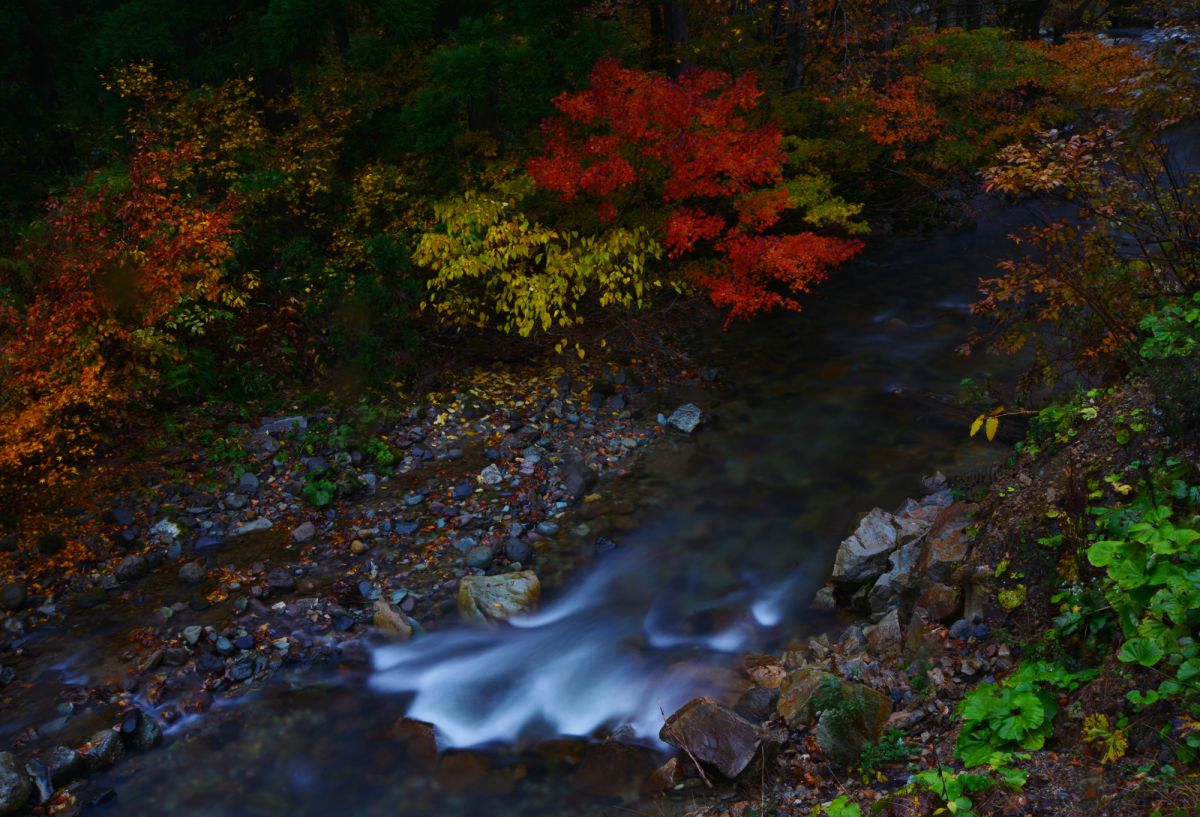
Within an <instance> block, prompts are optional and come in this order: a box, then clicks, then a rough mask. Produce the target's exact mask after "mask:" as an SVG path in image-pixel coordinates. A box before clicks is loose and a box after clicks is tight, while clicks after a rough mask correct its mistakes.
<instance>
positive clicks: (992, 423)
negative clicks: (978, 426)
mask: <svg viewBox="0 0 1200 817" xmlns="http://www.w3.org/2000/svg"><path fill="white" fill-rule="evenodd" d="M998 428H1000V418H999V417H989V418H987V424H986V427H985V428H984V433H985V434H987V438H988V439H989V440H994V439H996V429H998Z"/></svg>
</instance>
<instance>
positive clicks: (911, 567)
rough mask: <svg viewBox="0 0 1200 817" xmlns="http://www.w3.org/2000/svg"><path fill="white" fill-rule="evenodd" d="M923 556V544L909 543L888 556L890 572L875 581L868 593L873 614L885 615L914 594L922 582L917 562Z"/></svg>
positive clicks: (917, 542)
mask: <svg viewBox="0 0 1200 817" xmlns="http://www.w3.org/2000/svg"><path fill="white" fill-rule="evenodd" d="M920 556H921V543H920V542H919V541H912V542H909V543H908V544H907V545H904V546H903V547H898V548H896V549H895V550H894V551H892V552H891V554H889V555H888V570H887V572H886V573H884V574H883V575H882V576H880V577H879V578H878V579H876V580H875V584H874V585H873V586H872V587H871V589H870V591H869V592H868V593H867V605H868V606H869V607H870V608H871V613H872V614H878V613H885V612H887V611H888V610H890V609H893V608H896V607H899V606H901V604H902V602H903V600H904V598H905V597H908V596H910V595H911V594H913V593H914V592H915V590H916V588H917V585H918V582H919V581H920V574H919V573H918V572H917V561H918V559H919V558H920Z"/></svg>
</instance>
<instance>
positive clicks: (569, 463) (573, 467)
mask: <svg viewBox="0 0 1200 817" xmlns="http://www.w3.org/2000/svg"><path fill="white" fill-rule="evenodd" d="M560 468H561V474H560V476H561V477H562V481H563V485H564V486H566V489H567V492H568V493H570V494H571V497H572V498H574V499H577V500H578V499H583V497H584V496H585V495H586V494H587V492H588V491H589V490H590V489H591V488H592V486H594V485H595V484H596V482H597V481H598V480H599V475H598V474H597V473H596V472H595V471H594V470H592V469H591V468H590V467H589V466H588V464H587V463H586V462H584V460H583V459H582V458H581V457H577V456H573V457H569V458H568V459H567V460H566V461H565V462H564V463H563V464H562V465H561V466H560Z"/></svg>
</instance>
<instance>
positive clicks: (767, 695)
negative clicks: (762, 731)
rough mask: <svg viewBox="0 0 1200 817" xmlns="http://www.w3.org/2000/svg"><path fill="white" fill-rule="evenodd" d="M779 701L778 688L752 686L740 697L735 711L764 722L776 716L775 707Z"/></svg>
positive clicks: (756, 721)
mask: <svg viewBox="0 0 1200 817" xmlns="http://www.w3.org/2000/svg"><path fill="white" fill-rule="evenodd" d="M778 703H779V690H778V689H767V688H766V687H751V688H750V689H748V690H746V692H745V693H744V694H743V695H742V697H741V698H739V699H738V702H737V705H735V706H734V707H733V711H734V712H736V713H738V714H739V715H741V716H742V717H743V718H746V719H747V720H750V721H753V722H755V723H762V722H763V721H769V720H771V718H773V717H774V716H775V707H776V705H777V704H778Z"/></svg>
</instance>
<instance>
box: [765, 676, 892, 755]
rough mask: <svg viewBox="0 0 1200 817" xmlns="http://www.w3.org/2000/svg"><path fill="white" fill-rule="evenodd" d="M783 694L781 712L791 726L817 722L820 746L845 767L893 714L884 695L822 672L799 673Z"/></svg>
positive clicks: (783, 690) (817, 737) (818, 743)
mask: <svg viewBox="0 0 1200 817" xmlns="http://www.w3.org/2000/svg"><path fill="white" fill-rule="evenodd" d="M780 692H781V694H780V696H779V704H778V711H779V714H780V715H781V716H782V717H783V719H784V720H785V721H787V723H788V725H789V726H791V727H792V728H793V729H796V728H800V727H803V726H807V725H809V724H811V723H813V722H814V721H816V724H817V729H816V733H815V737H816V741H817V746H819V747H820V748H821V751H823V752H824V753H825V754H826V755H827V756H828V757H829V758H830V759H831V760H834V761H836V762H838V763H843V764H849V763H852V762H853V761H854V760H855V759H857V757H858V754H859V752H860V751H861V750H862V747H863V746H864V745H866V744H867V743H871V742H873V741H876V740H878V739H879V737H880V735H882V734H883V728H884V725H885V724H886V723H887V719H888V717H889V716H891V714H892V702H891V700H890V699H889V698H888V697H887V696H886V695H884V694H883V693H881V692H878V691H876V690H874V689H871V688H870V687H868V686H864V685H863V684H859V683H855V682H854V681H848V680H846V679H844V678H839V677H838V676H836V675H834V674H832V673H830V672H826V671H824V670H820V669H814V668H808V667H806V668H803V669H799V670H796V671H795V672H793V673H792V674H791V675H790V676H788V679H787V680H786V681H785V682H784V685H783V688H782V689H781V690H780Z"/></svg>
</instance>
